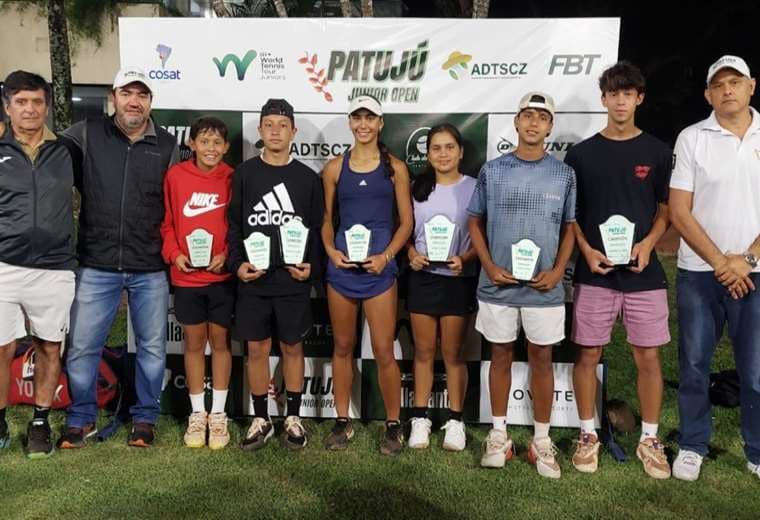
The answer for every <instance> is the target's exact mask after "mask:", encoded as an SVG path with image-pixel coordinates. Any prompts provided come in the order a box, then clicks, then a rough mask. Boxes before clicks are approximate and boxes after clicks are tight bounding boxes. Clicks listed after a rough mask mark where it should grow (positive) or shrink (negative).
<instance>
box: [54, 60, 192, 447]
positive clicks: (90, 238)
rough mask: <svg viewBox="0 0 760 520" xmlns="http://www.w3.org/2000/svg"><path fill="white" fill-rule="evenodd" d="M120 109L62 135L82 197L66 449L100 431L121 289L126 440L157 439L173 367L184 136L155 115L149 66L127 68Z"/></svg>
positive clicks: (118, 94) (120, 78)
mask: <svg viewBox="0 0 760 520" xmlns="http://www.w3.org/2000/svg"><path fill="white" fill-rule="evenodd" d="M111 100H112V102H113V105H114V108H115V113H114V114H113V115H112V116H108V117H105V116H104V117H101V118H96V119H87V120H84V121H80V122H78V123H76V124H74V125H73V126H72V127H71V128H69V129H68V130H66V131H65V132H64V136H63V137H64V138H65V139H64V140H65V141H67V142H68V143H69V148H70V149H71V150H72V154H73V156H74V162H75V170H74V171H75V181H76V185H77V188H78V189H79V192H80V193H81V195H82V210H81V214H80V217H79V236H78V251H79V262H80V268H79V272H78V276H77V288H76V296H75V299H74V304H73V305H72V307H71V335H70V345H69V349H68V352H67V358H66V369H67V373H68V376H69V390H70V392H71V401H72V402H71V406H70V407H69V409H68V414H67V417H66V430H65V432H64V434H63V436H62V437H61V438H60V439H59V441H58V446H59V447H60V448H80V447H83V446H84V445H85V442H86V441H87V440H88V439H90V438H92V437H93V435H94V434H95V433H96V431H97V430H96V419H97V412H98V407H97V402H96V395H95V382H96V379H97V375H98V364H99V363H100V358H101V355H102V352H103V346H104V345H105V341H106V337H107V336H108V331H109V330H110V328H111V324H112V323H113V320H114V318H115V317H116V312H117V310H118V308H119V301H120V298H121V293H122V291H126V292H127V297H128V304H129V311H130V320H131V322H132V325H133V330H134V336H135V346H136V350H137V356H136V369H135V393H136V394H137V402H136V403H135V404H134V405H133V406H132V407H130V410H129V411H130V414H131V415H132V429H131V431H130V433H129V438H128V440H127V443H128V444H129V445H130V446H135V447H147V446H150V445H152V444H153V441H154V438H155V425H156V422H157V421H158V415H159V412H160V405H159V401H160V397H161V389H162V382H163V378H164V369H165V366H166V316H167V312H168V302H169V282H168V280H167V275H166V265H165V264H164V260H163V258H162V257H161V246H162V244H163V241H162V239H161V231H160V229H161V221H162V220H163V218H164V192H163V183H164V175H165V174H166V171H167V169H168V168H169V166H171V165H172V164H174V163H175V162H177V159H178V156H179V152H178V149H177V140H176V138H175V137H174V136H172V135H171V134H170V133H168V132H167V131H165V130H163V129H162V128H159V127H158V126H157V125H155V124H154V123H153V120H152V119H151V117H150V111H151V103H152V100H153V87H152V84H151V81H150V79H149V78H148V76H147V75H146V74H145V72H144V71H142V70H140V69H138V68H136V67H125V68H123V69H121V70H120V71H119V72H118V73H117V74H116V77H115V78H114V83H113V90H112V92H111Z"/></svg>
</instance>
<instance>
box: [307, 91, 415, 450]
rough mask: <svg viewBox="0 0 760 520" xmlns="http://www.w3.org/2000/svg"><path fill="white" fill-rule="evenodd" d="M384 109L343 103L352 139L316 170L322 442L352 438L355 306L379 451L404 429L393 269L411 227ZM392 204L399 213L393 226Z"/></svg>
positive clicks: (397, 444)
mask: <svg viewBox="0 0 760 520" xmlns="http://www.w3.org/2000/svg"><path fill="white" fill-rule="evenodd" d="M382 115H383V112H382V108H381V106H380V103H379V102H378V101H377V100H376V99H375V98H373V97H371V96H358V97H355V98H354V99H353V100H352V101H351V105H350V107H349V127H350V128H351V132H352V133H353V134H354V146H353V147H352V148H351V150H350V151H349V152H347V153H346V154H345V155H343V156H339V157H336V158H335V159H333V160H331V161H330V162H328V163H327V165H326V166H325V169H324V171H323V172H322V182H323V185H324V191H325V205H326V211H325V220H324V223H323V225H322V240H323V242H324V245H325V250H326V251H327V255H328V256H329V258H330V261H329V262H328V266H327V276H326V278H327V302H328V306H329V309H330V321H331V322H332V327H333V336H334V343H335V350H334V352H333V358H332V361H333V381H334V392H335V410H336V415H337V417H338V420H337V421H336V423H335V427H334V428H333V429H332V431H331V432H330V434H329V435H328V437H327V440H326V445H327V447H328V449H343V448H346V447H347V445H348V441H349V440H350V439H351V437H353V433H354V431H353V428H352V426H351V422H350V420H349V418H348V416H349V413H348V409H349V404H350V399H351V386H352V380H353V370H354V364H355V361H354V356H353V351H354V346H355V344H356V328H357V327H356V320H357V316H358V311H359V306H361V307H362V308H363V310H364V314H365V316H366V318H367V322H368V324H369V329H370V336H371V340H372V351H373V353H374V356H375V360H376V361H377V367H378V379H379V383H380V392H381V393H382V396H383V402H384V403H385V414H386V428H385V433H384V435H383V439H382V441H381V443H380V451H381V452H382V453H383V454H385V455H396V454H398V453H399V452H400V451H401V448H402V446H403V434H402V431H401V423H400V422H399V414H400V409H401V374H400V372H399V368H398V363H396V359H395V357H394V354H393V341H394V339H395V331H396V306H397V288H396V276H397V274H398V267H397V265H396V260H395V256H396V254H397V253H398V252H399V251H400V250H401V249H402V248H403V247H404V244H405V243H406V241H407V239H408V238H409V236H410V234H411V232H412V206H411V198H410V194H409V172H408V170H407V169H406V165H405V164H404V163H403V162H402V161H400V160H398V159H397V158H395V157H393V156H391V155H390V154H389V153H388V151H387V149H386V148H385V146H384V145H382V144H381V143H380V141H379V136H380V131H381V130H382V127H383V118H382ZM394 208H396V209H397V210H398V217H399V225H398V227H397V228H396V229H395V230H394V227H395V226H394ZM336 222H337V229H336V225H335V223H336ZM354 224H361V225H363V226H364V227H366V228H368V229H369V230H370V244H369V254H368V256H367V258H366V259H365V261H364V262H363V263H362V265H360V266H359V265H356V264H354V263H350V262H349V261H348V255H347V253H348V251H347V249H346V238H345V231H346V230H347V229H349V228H350V227H351V226H353V225H354Z"/></svg>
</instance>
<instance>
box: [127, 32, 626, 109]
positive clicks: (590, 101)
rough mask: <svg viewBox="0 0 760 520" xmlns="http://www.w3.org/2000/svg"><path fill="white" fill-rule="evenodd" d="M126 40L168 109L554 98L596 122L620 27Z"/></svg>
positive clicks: (133, 60) (131, 36)
mask: <svg viewBox="0 0 760 520" xmlns="http://www.w3.org/2000/svg"><path fill="white" fill-rule="evenodd" d="M581 26H582V28H583V30H578V28H579V27H581ZM145 34H160V35H161V40H160V41H154V42H150V43H149V44H146V43H145V38H144V36H145ZM282 34H298V38H290V39H287V38H285V39H283V38H282V37H281V36H282ZM119 35H120V45H121V47H120V50H121V61H122V63H130V64H133V65H136V66H140V67H142V68H143V69H144V70H149V71H151V72H153V73H154V75H156V77H158V76H161V79H160V80H157V81H158V82H159V85H157V88H156V92H155V106H157V107H161V108H175V109H182V108H185V109H189V108H192V109H206V108H211V109H222V110H239V111H250V110H258V109H259V108H260V107H261V106H262V105H263V104H264V102H265V101H266V99H267V98H268V97H273V96H274V95H276V97H284V98H286V99H289V100H290V101H291V102H293V103H295V106H297V107H298V110H299V111H301V112H322V113H324V112H330V113H343V112H344V111H345V110H346V107H347V105H348V103H349V102H350V100H351V99H352V98H353V97H354V96H357V95H361V94H371V95H373V96H375V97H377V98H378V99H380V101H381V102H382V103H383V106H384V109H385V112H386V113H424V112H432V113H436V112H437V113H451V112H468V113H469V112H502V111H504V110H505V109H506V110H510V109H512V107H516V106H517V103H518V101H519V99H520V96H521V95H522V94H524V93H525V92H527V91H530V90H545V91H547V92H549V93H550V94H552V95H553V96H554V98H555V100H556V101H557V104H558V106H559V107H562V108H561V109H562V110H565V111H588V110H594V109H598V104H599V91H598V88H597V86H596V78H598V77H599V74H600V73H601V72H602V70H603V69H604V67H606V66H608V65H610V64H612V63H614V62H615V61H616V60H617V52H618V39H619V35H620V19H618V18H583V19H578V18H576V19H571V18H566V19H517V20H510V19H489V20H466V19H426V20H425V22H424V23H420V21H419V20H415V19H405V18H401V19H394V20H393V24H392V26H389V25H388V22H387V21H386V20H384V19H380V18H377V19H375V18H372V19H369V18H368V19H364V18H362V19H352V20H351V21H350V22H349V21H346V20H342V19H340V18H332V19H325V18H321V19H320V18H303V19H293V18H288V19H256V18H225V19H208V20H191V19H182V18H176V19H173V18H151V19H139V18H121V19H120V20H119ZM272 42H276V46H274V47H272V46H271V45H272ZM463 42H465V44H463ZM158 46H160V50H159V47H158Z"/></svg>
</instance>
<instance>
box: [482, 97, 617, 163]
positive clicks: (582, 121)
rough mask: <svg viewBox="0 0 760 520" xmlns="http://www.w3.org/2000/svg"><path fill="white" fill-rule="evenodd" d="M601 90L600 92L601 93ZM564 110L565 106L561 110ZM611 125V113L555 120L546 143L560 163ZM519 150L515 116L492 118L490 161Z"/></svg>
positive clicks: (547, 148) (498, 115)
mask: <svg viewBox="0 0 760 520" xmlns="http://www.w3.org/2000/svg"><path fill="white" fill-rule="evenodd" d="M598 90H599V89H598V88H597V92H598ZM557 108H558V109H559V110H563V108H562V106H561V105H558V107H557ZM606 124H607V113H606V112H605V113H584V114H563V113H561V112H560V113H557V114H556V115H555V117H554V127H553V128H552V132H551V134H550V135H549V137H547V139H546V151H547V152H548V153H550V154H552V155H553V156H554V157H556V158H557V159H559V160H560V161H562V160H564V158H565V154H567V151H568V150H569V149H570V147H571V146H573V145H574V144H575V143H578V142H580V141H582V140H584V139H586V138H587V137H589V136H591V135H593V134H594V133H595V132H598V131H599V130H601V129H602V128H604V127H605V126H606ZM516 148H517V131H516V130H515V112H512V113H509V114H490V115H489V116H488V151H487V159H488V160H489V161H490V160H491V159H495V158H497V157H500V156H502V155H506V154H508V153H510V152H514V151H515V149H516Z"/></svg>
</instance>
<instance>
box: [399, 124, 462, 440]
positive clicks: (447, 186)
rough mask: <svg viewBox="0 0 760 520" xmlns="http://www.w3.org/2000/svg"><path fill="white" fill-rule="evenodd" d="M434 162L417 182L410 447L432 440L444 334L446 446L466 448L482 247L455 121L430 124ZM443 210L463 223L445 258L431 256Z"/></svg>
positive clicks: (411, 281) (411, 289) (410, 304)
mask: <svg viewBox="0 0 760 520" xmlns="http://www.w3.org/2000/svg"><path fill="white" fill-rule="evenodd" d="M427 143H428V161H429V164H428V168H427V169H426V171H425V172H423V173H422V174H421V175H420V176H419V177H417V179H416V180H415V182H414V186H413V188H412V194H413V198H414V220H415V225H414V236H413V243H412V244H410V245H409V248H408V255H409V263H410V265H411V268H412V272H411V273H410V275H409V284H408V289H409V290H408V295H407V307H408V309H409V313H410V315H411V322H412V332H413V334H414V344H415V355H414V408H413V409H412V431H411V435H410V437H409V447H410V448H426V447H427V446H428V445H429V443H430V430H431V426H432V423H431V421H430V419H428V418H427V403H428V400H429V398H430V392H431V389H432V386H433V360H434V358H435V350H436V345H437V340H438V337H439V335H440V338H441V351H442V355H443V361H444V365H445V367H446V385H447V390H448V394H449V403H450V405H449V420H448V422H447V423H446V424H445V425H444V426H443V428H444V430H446V434H445V436H444V440H443V448H444V449H448V450H452V451H461V450H463V449H464V447H465V430H464V423H463V422H462V408H463V405H464V395H465V389H466V387H467V367H466V365H465V363H464V360H463V359H462V345H463V343H464V338H465V333H466V329H467V324H468V322H469V319H470V314H471V313H472V312H473V310H474V309H475V289H476V285H477V278H476V276H475V275H476V274H477V265H476V262H475V260H476V254H475V251H474V249H473V248H472V246H471V245H470V235H469V233H468V231H467V218H468V214H467V205H468V203H469V201H470V197H471V196H472V192H473V191H474V189H475V183H476V181H475V179H474V178H472V177H468V176H466V175H463V174H462V173H461V172H460V171H459V164H460V162H461V160H462V157H463V153H464V150H463V147H462V136H461V135H460V133H459V130H457V128H456V127H455V126H453V125H450V124H448V123H444V124H442V125H438V126H435V127H433V128H431V129H430V131H429V132H428V138H427ZM436 215H443V216H445V217H446V218H447V219H448V220H449V221H451V222H453V223H454V224H455V226H456V227H455V228H454V236H453V240H452V242H451V248H450V250H449V261H448V263H446V264H444V265H440V264H439V265H433V264H431V262H430V260H429V258H428V256H427V246H426V241H425V223H426V222H428V221H429V220H430V219H432V218H433V217H435V216H436Z"/></svg>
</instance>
